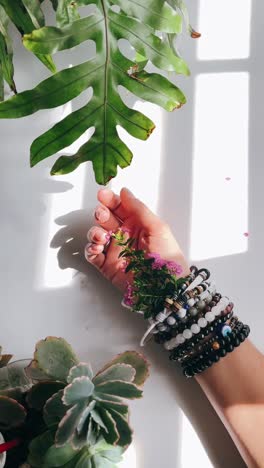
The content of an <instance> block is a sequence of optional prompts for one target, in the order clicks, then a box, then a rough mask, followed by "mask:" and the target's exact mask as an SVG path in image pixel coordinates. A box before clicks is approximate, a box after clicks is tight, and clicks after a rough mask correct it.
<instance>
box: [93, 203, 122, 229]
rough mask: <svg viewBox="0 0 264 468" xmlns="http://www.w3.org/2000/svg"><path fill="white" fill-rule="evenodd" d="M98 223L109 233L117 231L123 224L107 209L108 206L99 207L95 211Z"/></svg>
mask: <svg viewBox="0 0 264 468" xmlns="http://www.w3.org/2000/svg"><path fill="white" fill-rule="evenodd" d="M94 216H95V219H96V221H97V222H98V223H99V224H100V225H101V226H102V227H103V228H104V229H106V230H108V231H116V230H117V229H118V228H119V227H120V226H121V224H122V222H121V221H120V220H119V219H118V218H117V217H116V216H115V215H114V214H113V213H112V212H111V211H110V210H109V209H108V208H107V206H104V205H99V206H97V208H96V210H95V214H94Z"/></svg>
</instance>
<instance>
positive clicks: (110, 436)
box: [100, 408, 120, 445]
mask: <svg viewBox="0 0 264 468" xmlns="http://www.w3.org/2000/svg"><path fill="white" fill-rule="evenodd" d="M100 416H101V418H102V420H103V423H104V425H105V427H106V428H107V429H106V430H105V431H103V434H104V438H105V440H106V441H107V442H108V443H109V444H113V445H115V444H116V443H117V442H118V440H119V438H120V435H119V433H118V430H117V425H116V422H115V420H114V418H113V417H112V415H111V413H110V412H109V411H108V410H106V409H105V408H100Z"/></svg>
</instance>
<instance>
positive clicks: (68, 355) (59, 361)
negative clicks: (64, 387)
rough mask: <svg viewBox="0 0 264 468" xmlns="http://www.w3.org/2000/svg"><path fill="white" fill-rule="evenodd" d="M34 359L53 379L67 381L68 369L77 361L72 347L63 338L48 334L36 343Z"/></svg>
mask: <svg viewBox="0 0 264 468" xmlns="http://www.w3.org/2000/svg"><path fill="white" fill-rule="evenodd" d="M34 359H35V360H36V361H37V363H38V366H39V367H40V369H42V370H43V371H44V372H45V373H46V374H47V375H48V376H50V377H51V378H52V379H53V380H60V381H62V382H66V381H67V377H68V374H69V371H70V369H71V368H72V367H73V366H74V365H76V364H77V363H78V358H77V356H76V355H75V353H74V352H73V349H72V348H71V346H70V345H69V343H67V341H65V340H64V339H63V338H57V337H52V336H49V337H47V338H46V339H45V340H41V341H39V342H38V343H37V344H36V349H35V353H34Z"/></svg>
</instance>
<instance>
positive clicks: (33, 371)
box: [25, 359, 49, 381]
mask: <svg viewBox="0 0 264 468" xmlns="http://www.w3.org/2000/svg"><path fill="white" fill-rule="evenodd" d="M25 373H26V375H27V376H28V378H29V379H31V380H38V381H40V380H48V379H49V376H48V375H47V374H45V372H43V370H42V369H40V368H39V365H38V362H37V361H35V360H34V359H32V361H31V362H30V364H29V365H28V367H26V368H25Z"/></svg>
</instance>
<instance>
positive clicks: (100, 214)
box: [94, 206, 109, 223]
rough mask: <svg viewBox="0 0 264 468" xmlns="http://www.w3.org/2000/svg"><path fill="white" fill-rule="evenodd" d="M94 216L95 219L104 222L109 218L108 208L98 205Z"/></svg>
mask: <svg viewBox="0 0 264 468" xmlns="http://www.w3.org/2000/svg"><path fill="white" fill-rule="evenodd" d="M94 216H95V218H96V219H97V221H100V222H101V223H105V222H106V221H108V219H109V210H108V209H107V208H105V207H104V206H98V207H97V208H96V210H95V214H94Z"/></svg>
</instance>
